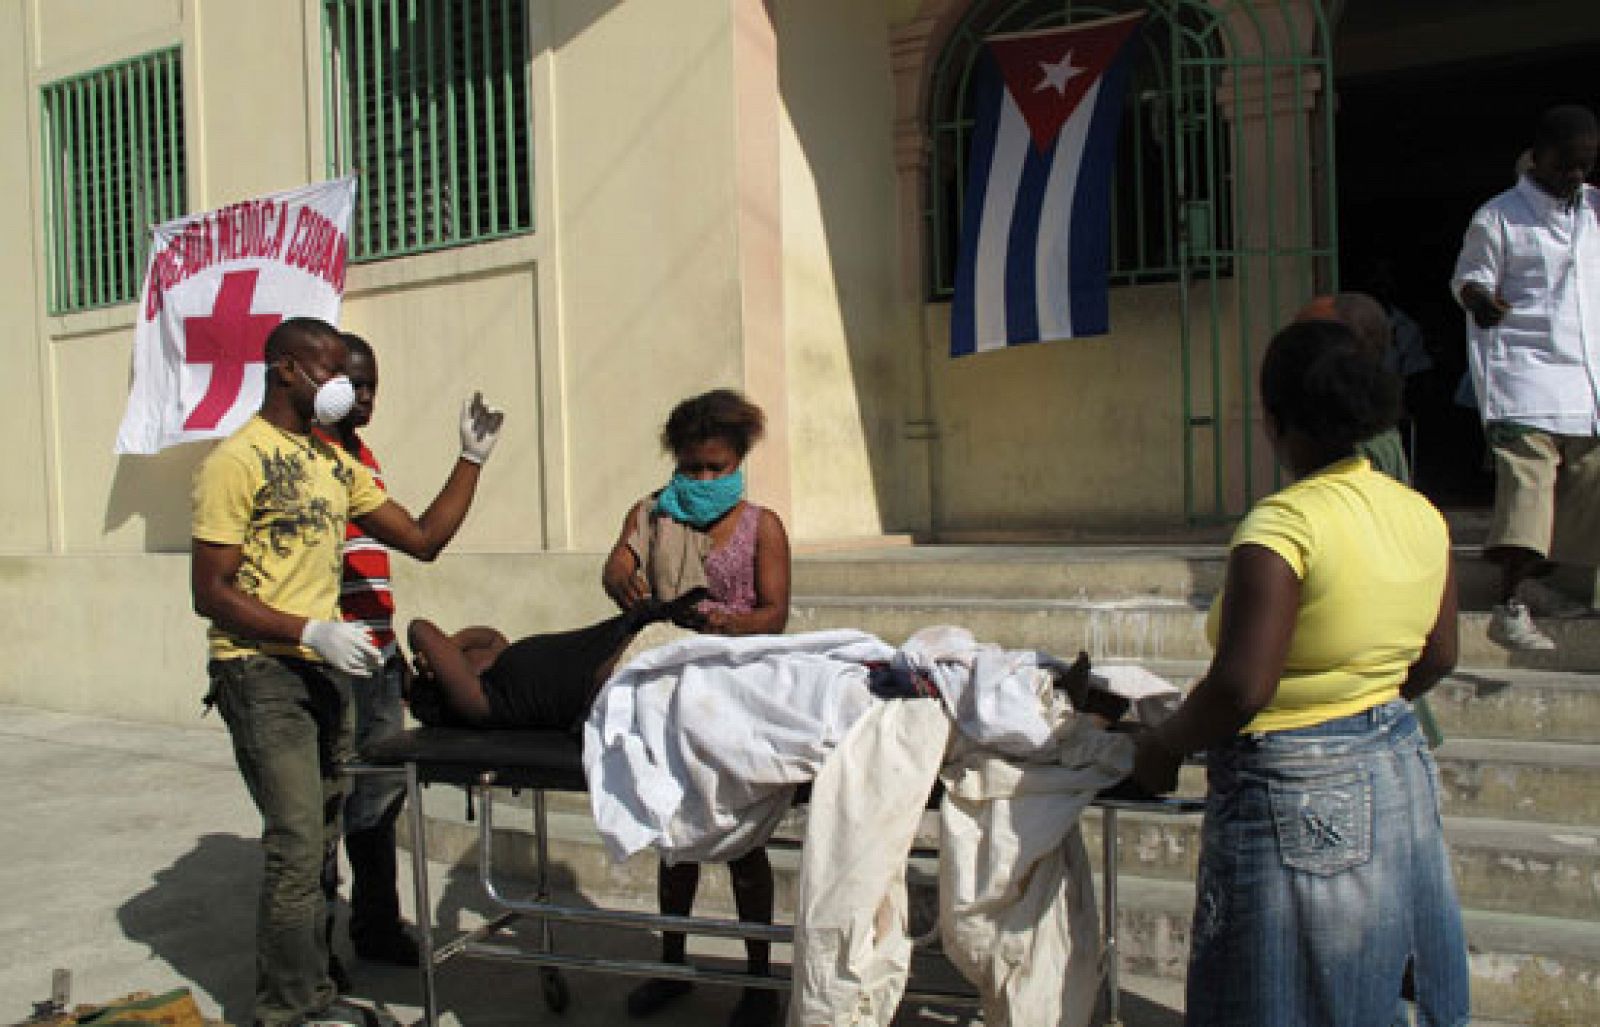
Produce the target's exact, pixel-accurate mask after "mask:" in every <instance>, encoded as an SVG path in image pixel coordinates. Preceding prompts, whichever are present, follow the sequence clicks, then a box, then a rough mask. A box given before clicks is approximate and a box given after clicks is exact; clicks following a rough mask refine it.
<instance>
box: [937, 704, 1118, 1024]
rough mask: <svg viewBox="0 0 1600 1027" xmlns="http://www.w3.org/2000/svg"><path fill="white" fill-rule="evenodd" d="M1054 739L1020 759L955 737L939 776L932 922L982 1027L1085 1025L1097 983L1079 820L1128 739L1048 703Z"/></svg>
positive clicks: (1093, 919)
mask: <svg viewBox="0 0 1600 1027" xmlns="http://www.w3.org/2000/svg"><path fill="white" fill-rule="evenodd" d="M1041 698H1042V700H1043V701H1041V703H1040V704H1039V705H1040V706H1041V707H1043V708H1046V709H1052V710H1053V712H1054V713H1055V714H1056V715H1057V716H1058V717H1059V719H1058V720H1057V727H1056V730H1055V731H1054V732H1052V736H1051V740H1050V742H1049V743H1047V744H1046V745H1045V746H1043V747H1041V748H1040V749H1039V750H1038V751H1037V752H1035V753H1033V754H1031V755H1030V756H1029V757H1027V758H1025V759H1021V758H1017V757H1000V756H997V755H995V754H994V753H993V752H991V751H988V750H985V749H984V748H982V747H980V746H976V745H972V744H970V743H967V742H964V741H958V743H957V745H955V746H953V747H952V752H951V753H950V755H949V757H948V758H947V759H946V761H945V764H944V767H943V768H942V770H941V777H942V778H943V780H944V783H945V797H944V802H943V803H942V804H941V805H940V807H939V826H940V850H941V858H940V863H939V921H940V927H941V930H942V939H943V942H944V951H945V955H947V956H948V957H949V958H950V961H951V962H952V963H953V964H955V966H956V968H957V969H958V970H960V971H961V973H962V976H964V977H966V978H967V980H969V981H971V982H972V984H973V985H974V986H976V987H977V989H978V992H979V994H980V995H981V996H982V997H983V1015H984V1023H985V1024H987V1025H989V1027H1008V1025H1013V1024H1015V1025H1032V1024H1087V1023H1088V1022H1089V1016H1090V1014H1091V1013H1092V1012H1093V1009H1094V1003H1095V997H1096V995H1097V994H1098V984H1099V979H1100V931H1099V919H1098V917H1097V916H1096V912H1095V896H1094V882H1093V877H1092V875H1091V873H1090V868H1089V857H1088V853H1087V851H1086V850H1085V849H1084V844H1083V835H1082V832H1081V830H1080V828H1079V825H1078V817H1079V814H1081V813H1082V812H1083V810H1084V807H1086V806H1088V804H1089V803H1090V802H1091V801H1092V800H1093V799H1094V796H1095V794H1096V793H1097V792H1099V791H1100V790H1101V789H1103V788H1106V787H1109V786H1110V785H1112V784H1115V783H1116V782H1117V781H1120V780H1121V779H1122V778H1124V777H1126V776H1127V774H1128V771H1129V770H1131V769H1132V767H1133V744H1132V741H1131V740H1130V739H1129V738H1128V736H1126V735H1119V734H1110V733H1108V732H1105V731H1103V730H1101V729H1099V728H1098V727H1095V726H1094V725H1092V724H1090V723H1089V722H1088V721H1087V720H1086V719H1085V718H1083V717H1080V716H1077V715H1076V714H1073V713H1072V712H1071V711H1070V709H1069V708H1068V709H1063V708H1062V706H1057V705H1055V703H1056V702H1057V699H1056V697H1055V696H1049V697H1041Z"/></svg>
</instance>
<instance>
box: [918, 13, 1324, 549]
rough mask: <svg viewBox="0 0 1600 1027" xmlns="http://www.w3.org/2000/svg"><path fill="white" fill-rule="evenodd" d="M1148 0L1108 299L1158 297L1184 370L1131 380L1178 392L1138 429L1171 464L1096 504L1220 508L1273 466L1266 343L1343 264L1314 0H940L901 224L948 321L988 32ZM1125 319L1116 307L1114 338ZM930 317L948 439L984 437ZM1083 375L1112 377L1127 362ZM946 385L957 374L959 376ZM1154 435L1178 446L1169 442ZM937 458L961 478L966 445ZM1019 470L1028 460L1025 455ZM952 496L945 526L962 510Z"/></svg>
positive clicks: (1155, 398) (1136, 515)
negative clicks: (1262, 396) (1258, 398)
mask: <svg viewBox="0 0 1600 1027" xmlns="http://www.w3.org/2000/svg"><path fill="white" fill-rule="evenodd" d="M1141 9H1142V10H1143V11H1144V12H1145V13H1146V20H1145V26H1144V29H1143V32H1142V35H1141V40H1140V42H1139V44H1138V45H1139V47H1140V50H1139V53H1138V56H1137V61H1136V64H1135V68H1134V73H1133V75H1132V76H1131V78H1130V85H1129V89H1130V93H1129V95H1128V96H1127V98H1126V100H1125V103H1124V125H1123V129H1122V133H1121V139H1120V142H1119V150H1118V170H1117V175H1116V178H1117V183H1116V186H1115V191H1114V199H1113V203H1114V211H1115V213H1114V217H1113V222H1114V241H1113V244H1112V246H1113V252H1112V272H1113V278H1112V281H1113V302H1114V304H1115V303H1116V297H1117V293H1118V291H1119V290H1124V291H1126V298H1127V299H1128V301H1129V305H1130V306H1131V307H1133V308H1136V310H1137V311H1140V312H1149V311H1151V310H1154V311H1156V312H1157V313H1158V315H1160V316H1144V317H1140V316H1137V314H1136V315H1135V316H1133V317H1132V318H1131V319H1130V320H1132V321H1134V322H1136V323H1137V325H1138V330H1139V331H1141V332H1145V333H1157V334H1160V335H1163V336H1165V339H1166V344H1165V345H1157V346H1151V345H1149V344H1148V340H1146V344H1145V345H1144V346H1143V349H1142V356H1141V360H1142V361H1143V364H1142V368H1143V370H1144V371H1146V372H1148V373H1149V374H1150V375H1155V376H1157V377H1160V378H1162V379H1163V380H1164V381H1169V382H1170V388H1168V389H1165V390H1151V389H1148V388H1147V389H1135V390H1130V391H1129V393H1128V397H1129V401H1130V403H1138V404H1141V405H1148V404H1158V405H1165V406H1168V407H1170V409H1167V410H1165V411H1162V412H1160V414H1159V416H1154V415H1152V414H1151V412H1150V411H1149V410H1145V409H1141V410H1140V411H1139V416H1141V417H1142V418H1143V419H1144V422H1145V423H1143V424H1142V425H1141V429H1140V430H1141V431H1143V432H1144V433H1145V434H1147V435H1148V436H1150V438H1151V439H1152V440H1153V441H1152V445H1151V446H1150V447H1149V449H1148V450H1147V453H1149V455H1151V456H1152V458H1153V462H1152V465H1151V470H1150V473H1151V474H1153V475H1161V476H1168V477H1171V478H1173V479H1176V480H1171V481H1165V482H1159V483H1158V482H1149V481H1143V480H1141V481H1140V482H1139V483H1138V485H1139V487H1137V488H1134V489H1132V490H1131V493H1130V494H1131V495H1133V496H1134V497H1136V498H1134V499H1133V500H1131V502H1133V503H1140V504H1143V506H1142V507H1140V508H1133V509H1125V510H1120V511H1119V510H1117V509H1116V508H1115V506H1103V507H1101V508H1100V510H1101V511H1102V512H1103V513H1104V514H1105V515H1106V516H1109V517H1117V516H1121V517H1123V518H1124V519H1125V520H1127V521H1129V522H1139V521H1160V520H1163V519H1166V520H1175V519H1182V520H1187V521H1188V522H1190V523H1195V522H1204V521H1211V520H1221V519H1227V518H1231V517H1233V516H1236V515H1238V514H1239V513H1241V512H1243V510H1244V509H1246V508H1247V507H1248V505H1249V503H1250V502H1251V500H1252V499H1254V498H1255V497H1257V496H1259V495H1261V494H1263V493H1265V492H1266V491H1270V490H1271V489H1272V488H1273V487H1275V486H1276V484H1277V478H1276V473H1275V470H1274V468H1273V464H1272V460H1271V457H1270V454H1269V453H1268V452H1267V447H1265V446H1264V445H1262V444H1261V442H1260V439H1259V438H1258V429H1257V424H1258V421H1259V413H1258V411H1257V410H1256V409H1255V407H1256V404H1255V399H1254V374H1255V367H1256V363H1257V359H1258V357H1259V351H1260V349H1261V344H1262V342H1263V341H1264V340H1265V339H1266V338H1267V336H1268V335H1269V334H1270V333H1271V331H1272V330H1273V329H1274V328H1275V327H1276V326H1277V325H1278V324H1279V323H1281V321H1282V320H1283V319H1284V318H1285V317H1286V316H1287V315H1288V314H1289V313H1292V311H1293V310H1295V309H1297V308H1298V307H1299V305H1300V304H1302V303H1303V302H1304V301H1305V299H1306V298H1307V297H1309V296H1310V295H1311V294H1312V293H1313V292H1315V291H1318V290H1320V289H1325V288H1329V287H1331V286H1333V285H1334V284H1335V281H1336V277H1337V261H1336V254H1337V245H1336V235H1335V233H1336V228H1337V218H1336V211H1335V207H1334V201H1333V195H1334V193H1333V187H1334V182H1333V173H1332V167H1331V163H1330V162H1331V157H1332V151H1333V120H1332V110H1331V106H1330V105H1329V104H1328V103H1326V102H1325V101H1324V90H1325V86H1326V84H1327V83H1328V82H1329V81H1330V77H1331V75H1330V72H1331V69H1330V65H1329V58H1328V52H1329V48H1328V46H1327V39H1328V27H1327V22H1326V19H1325V17H1324V15H1323V13H1322V10H1321V7H1320V5H1319V4H1318V3H1317V2H1316V0H1257V2H1253V3H1243V2H1240V3H1226V2H1219V3H1205V2H1202V0H1143V2H1140V0H1128V2H1122V0H1101V2H1096V3H1075V2H1070V0H1069V2H1066V3H1063V2H1061V0H976V2H970V0H928V2H926V3H925V4H924V5H923V9H922V13H921V16H920V17H919V18H918V19H917V20H916V21H914V22H913V23H911V24H910V25H908V26H906V27H905V29H903V30H902V31H901V32H900V33H899V34H898V36H897V38H896V42H895V50H896V57H897V60H896V72H897V77H898V78H899V79H900V83H899V84H900V89H899V94H898V95H899V97H900V102H901V108H902V114H903V115H905V116H904V117H902V118H901V119H900V121H899V123H898V124H899V131H900V133H901V139H900V146H899V147H898V152H899V153H900V155H901V169H900V170H901V186H902V191H903V193H904V192H905V191H907V190H910V191H911V193H912V195H914V197H915V202H914V203H908V202H905V198H904V197H903V202H902V216H903V217H904V218H907V219H909V223H908V224H907V225H906V226H905V227H904V229H903V235H904V236H905V237H906V238H908V239H914V240H915V242H914V247H915V252H916V253H918V254H920V256H921V263H920V266H918V267H917V268H916V269H915V273H916V274H918V275H919V281H920V285H921V290H922V295H923V297H924V300H925V307H924V310H925V313H926V314H927V317H928V321H929V324H930V325H936V324H937V323H938V322H939V321H940V320H941V316H942V315H941V311H940V307H941V305H943V304H945V303H947V302H948V299H949V296H950V292H951V288H952V284H953V266H954V261H953V255H954V252H955V247H956V233H957V231H958V225H957V220H956V216H955V212H956V211H959V210H960V205H961V196H962V190H963V189H964V188H965V181H964V176H965V166H964V161H965V155H966V149H967V146H968V139H969V137H970V133H971V125H972V120H971V115H970V102H971V97H970V95H969V93H970V89H969V85H970V79H971V69H972V64H973V61H974V59H975V58H976V56H977V54H978V53H979V50H980V47H981V45H982V40H983V38H984V37H986V36H988V35H991V34H996V33H1002V32H1015V31H1025V30H1032V29H1040V28H1047V27H1053V26H1059V25H1067V24H1073V23H1077V22H1083V21H1089V20H1094V19H1096V18H1100V17H1105V16H1108V15H1112V14H1119V13H1124V12H1126V11H1129V10H1141ZM913 105H914V106H913ZM912 132H915V133H916V138H915V140H913V139H911V138H908V135H909V134H910V133H912ZM913 143H914V144H915V145H913ZM1114 309H1115V306H1114ZM1118 331H1119V329H1118V326H1117V324H1116V323H1115V319H1114V321H1113V333H1114V336H1113V339H1114V340H1115V339H1117V338H1118V336H1116V335H1115V333H1117V332H1118ZM932 334H933V333H932V332H930V344H929V346H928V348H927V350H926V352H927V353H928V355H929V366H928V368H927V377H928V382H929V383H930V385H929V393H930V396H931V397H932V398H931V400H930V403H929V406H930V408H931V410H930V415H931V416H930V420H931V421H932V422H933V424H934V428H933V432H934V434H935V435H936V436H937V437H938V439H939V443H940V445H941V446H944V445H946V444H951V445H958V446H965V448H967V449H968V450H974V449H978V448H980V447H979V446H977V445H975V444H973V443H971V442H965V441H963V440H962V439H961V438H960V437H958V436H957V435H956V433H957V432H958V431H965V432H967V433H968V434H970V435H972V436H975V437H976V436H978V435H981V434H982V429H981V427H980V426H978V425H977V422H978V421H980V420H981V419H982V418H983V416H984V415H983V414H982V413H974V411H973V410H972V409H970V406H969V407H968V408H963V409H959V410H958V409H954V408H953V407H952V406H951V405H950V404H949V403H946V404H943V405H941V403H940V385H941V383H948V382H951V381H953V380H955V379H959V378H960V377H961V375H962V374H963V370H962V369H961V368H959V367H950V366H944V365H942V364H941V363H940V361H941V355H940V354H939V352H938V351H937V349H936V347H935V346H934V345H933V344H932V340H931V335H932ZM1114 344H1115V343H1114ZM1052 345H1055V346H1072V345H1076V342H1068V343H1056V344H1052ZM1001 356H1002V358H1003V357H1004V356H1005V355H1001ZM943 359H944V360H948V358H943ZM978 373H983V372H978ZM1076 384H1077V385H1086V384H1087V385H1092V386H1093V387H1094V388H1095V389H1111V390H1117V389H1119V388H1121V387H1123V386H1124V385H1125V384H1126V382H1125V381H1095V382H1079V383H1076ZM1146 384H1148V383H1146ZM946 391H948V392H950V393H951V394H952V395H960V393H961V389H960V387H959V385H956V386H954V387H952V388H950V389H948V390H946ZM1004 408H1005V404H1004V402H1002V403H1001V404H1000V405H999V407H998V408H997V409H998V411H999V412H998V413H997V414H996V415H995V416H1005V414H1006V411H1005V409H1004ZM1107 427H1108V433H1109V432H1110V431H1114V430H1115V429H1114V427H1112V426H1107ZM1157 438H1164V439H1165V442H1164V443H1163V442H1159V441H1154V440H1155V439H1157ZM1053 441H1054V442H1055V443H1057V447H1056V448H1055V450H1054V452H1050V451H1049V447H1050V441H1049V440H1046V441H1043V442H1041V445H1042V446H1043V447H1045V450H1046V451H1045V452H1044V453H1043V455H1042V456H1041V459H1058V458H1059V456H1060V453H1061V452H1062V451H1061V449H1060V448H1059V446H1060V445H1061V444H1065V443H1067V442H1069V441H1071V442H1072V443H1074V444H1075V445H1078V446H1082V445H1087V444H1094V443H1095V442H1096V441H1097V440H1093V439H1088V440H1086V439H1082V438H1079V439H1076V440H1066V439H1056V440H1053ZM1098 441H1100V442H1103V441H1105V440H1104V439H1101V440H1098ZM1159 445H1165V446H1169V447H1170V451H1169V452H1167V453H1165V454H1160V455H1157V454H1155V453H1154V452H1153V450H1154V447H1155V446H1159ZM936 448H938V447H936ZM934 463H935V470H934V474H935V477H936V479H938V478H941V477H942V478H943V479H944V480H945V481H948V480H949V479H950V478H951V477H952V472H953V469H952V466H951V461H950V460H949V459H943V460H941V459H940V458H939V457H937V456H936V457H935V459H934ZM1124 463H1126V460H1125V459H1124ZM954 473H955V474H959V471H955V472H954ZM1131 473H1135V474H1136V473H1137V469H1136V468H1135V469H1133V471H1132V472H1131ZM1017 477H1018V478H1019V480H1023V481H1027V480H1030V478H1029V475H1028V474H1026V473H1024V474H1021V475H1018V476H1017ZM1123 480H1124V481H1126V480H1128V479H1127V477H1126V476H1125V477H1124V479H1123ZM934 492H935V499H934V502H935V506H936V508H939V507H943V512H944V513H946V514H951V513H954V514H955V515H956V516H955V523H956V524H957V526H958V527H959V526H960V522H961V517H962V516H963V515H965V516H967V517H969V518H970V513H968V512H967V511H965V510H963V509H961V508H960V504H958V503H956V502H954V501H953V500H952V499H950V498H949V493H950V488H949V487H948V485H936V487H935V490H934ZM941 494H942V495H943V498H941ZM940 512H941V511H940V510H939V509H936V511H935V516H934V522H935V529H936V531H937V530H938V529H939V528H940V526H941V524H950V523H951V520H950V519H949V518H941V517H940ZM1016 520H1017V522H1018V523H1021V524H1036V525H1039V526H1041V527H1043V528H1045V529H1046V530H1048V528H1049V527H1050V521H1049V517H1048V515H1047V514H1046V513H1045V512H1044V511H1029V510H1024V511H1022V513H1021V514H1020V515H1019V516H1018V517H1017V518H1016Z"/></svg>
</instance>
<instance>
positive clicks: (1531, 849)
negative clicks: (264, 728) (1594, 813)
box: [442, 795, 1600, 925]
mask: <svg viewBox="0 0 1600 1027" xmlns="http://www.w3.org/2000/svg"><path fill="white" fill-rule="evenodd" d="M500 808H501V805H500V802H499V801H498V800H497V803H496V809H497V810H499V809H500ZM548 808H549V813H550V815H551V816H552V817H561V818H563V819H562V820H561V822H560V823H561V825H562V826H561V827H560V828H559V829H557V828H556V827H554V826H553V827H552V835H559V836H560V837H562V838H565V839H568V840H571V841H579V842H584V841H585V840H587V841H586V843H587V844H592V845H594V846H598V845H599V844H600V840H599V835H598V834H596V833H595V830H594V824H593V821H592V820H591V819H590V817H589V807H588V802H587V800H586V798H585V797H584V796H581V795H553V796H550V797H549V807H548ZM444 814H445V816H444V817H443V818H442V820H443V821H445V822H453V823H461V818H460V810H456V811H454V813H452V812H451V811H450V810H449V809H446V810H445V811H444ZM512 815H513V816H515V817H517V818H518V819H517V822H518V823H520V824H523V825H525V826H526V827H527V829H528V830H530V831H531V830H532V827H531V825H532V819H531V815H530V814H528V813H526V812H525V811H523V810H521V809H518V810H517V811H516V812H515V813H514V814H512ZM500 823H502V820H501V819H500V818H498V817H497V819H496V824H497V825H499V824H500ZM1083 827H1084V839H1085V841H1086V843H1087V844H1088V846H1089V853H1090V859H1091V860H1092V861H1093V863H1094V865H1095V868H1096V869H1099V868H1100V865H1101V854H1102V852H1103V849H1102V847H1101V846H1102V831H1103V816H1102V814H1101V812H1100V811H1098V810H1090V811H1089V812H1088V813H1087V814H1085V816H1084V818H1083ZM777 837H779V838H780V839H783V840H784V841H785V843H792V844H794V845H798V844H799V843H800V841H801V840H802V839H803V838H804V837H805V811H804V810H796V811H792V812H791V813H790V815H789V818H788V819H787V820H786V821H785V822H784V824H783V825H782V826H781V827H780V828H779V830H778V834H777ZM1445 837H1446V839H1447V840H1448V842H1449V844H1450V854H1451V859H1452V863H1453V865H1454V867H1455V874H1456V886H1457V889H1458V891H1459V895H1460V899H1461V902H1462V905H1464V906H1466V907H1468V908H1471V909H1481V910H1491V911H1498V912H1505V913H1531V914H1535V915H1539V916H1560V917H1570V918H1573V919H1580V920H1590V921H1593V922H1594V923H1596V924H1597V925H1600V828H1596V827H1593V826H1589V825H1587V824H1560V823H1547V822H1530V821H1526V820H1492V819H1488V818H1482V817H1461V816H1447V817H1445ZM1117 839H1118V845H1119V849H1120V851H1119V859H1118V866H1119V868H1120V870H1121V872H1122V873H1124V874H1128V875H1132V876H1136V877H1139V878H1141V879H1145V878H1164V879H1168V880H1180V881H1193V880H1194V876H1195V870H1196V867H1197V861H1198V859H1199V852H1200V818H1199V817H1197V816H1195V817H1171V816H1156V815H1144V814H1139V813H1133V812H1128V811H1123V812H1122V813H1120V814H1119V815H1118V818H1117ZM918 844H919V845H921V846H925V847H926V848H928V849H929V850H937V848H938V844H939V823H938V817H937V815H936V814H934V813H928V814H926V815H925V816H924V818H923V824H922V829H921V831H920V832H919V836H918ZM583 865H585V866H588V865H590V863H589V861H588V860H587V857H586V858H585V860H584V861H583ZM630 867H632V864H630ZM653 867H654V864H653V863H652V862H650V861H648V860H647V861H645V863H644V865H643V866H642V867H632V869H630V870H629V871H628V873H629V874H630V875H631V874H634V873H636V872H642V873H643V877H642V878H640V879H639V880H638V881H636V882H634V883H635V884H637V886H638V887H640V888H642V889H643V891H642V892H641V894H651V889H652V888H653V887H654V880H655V879H654V876H653V873H654V871H653Z"/></svg>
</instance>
